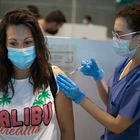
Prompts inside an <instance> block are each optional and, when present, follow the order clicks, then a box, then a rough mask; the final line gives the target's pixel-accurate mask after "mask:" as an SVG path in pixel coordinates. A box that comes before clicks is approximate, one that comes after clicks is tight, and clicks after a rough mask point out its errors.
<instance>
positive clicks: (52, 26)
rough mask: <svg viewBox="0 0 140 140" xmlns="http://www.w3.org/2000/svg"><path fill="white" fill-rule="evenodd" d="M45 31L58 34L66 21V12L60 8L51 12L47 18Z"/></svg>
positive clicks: (48, 33) (49, 33)
mask: <svg viewBox="0 0 140 140" xmlns="http://www.w3.org/2000/svg"><path fill="white" fill-rule="evenodd" d="M45 22H46V25H45V32H46V34H47V35H56V34H57V33H58V31H59V29H60V28H61V27H62V26H63V24H64V23H65V22H66V18H65V16H64V14H63V13H62V12H61V11H60V10H55V11H52V12H50V13H49V14H48V15H47V16H46V18H45Z"/></svg>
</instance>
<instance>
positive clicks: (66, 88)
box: [57, 80, 70, 92]
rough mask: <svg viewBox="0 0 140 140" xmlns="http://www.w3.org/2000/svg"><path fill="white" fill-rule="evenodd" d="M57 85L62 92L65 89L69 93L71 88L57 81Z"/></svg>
mask: <svg viewBox="0 0 140 140" xmlns="http://www.w3.org/2000/svg"><path fill="white" fill-rule="evenodd" d="M57 83H58V85H59V88H60V90H61V89H63V91H64V92H69V90H70V88H69V87H68V86H67V85H65V84H64V83H62V82H61V81H59V80H58V81H57Z"/></svg>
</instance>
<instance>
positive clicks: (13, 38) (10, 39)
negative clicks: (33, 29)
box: [8, 36, 33, 41]
mask: <svg viewBox="0 0 140 140" xmlns="http://www.w3.org/2000/svg"><path fill="white" fill-rule="evenodd" d="M29 38H31V39H33V37H32V36H28V37H26V38H25V39H24V41H25V40H27V39H29ZM8 40H14V41H17V40H16V39H15V38H9V39H8Z"/></svg>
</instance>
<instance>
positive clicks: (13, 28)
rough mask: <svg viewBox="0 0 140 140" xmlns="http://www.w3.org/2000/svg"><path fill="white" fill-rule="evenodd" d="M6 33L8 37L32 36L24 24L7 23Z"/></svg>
mask: <svg viewBox="0 0 140 140" xmlns="http://www.w3.org/2000/svg"><path fill="white" fill-rule="evenodd" d="M6 34H7V37H8V38H9V37H10V38H25V37H27V36H32V33H31V30H30V29H29V28H28V27H27V26H25V25H9V26H8V28H7V31H6Z"/></svg>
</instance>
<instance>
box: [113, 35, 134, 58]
mask: <svg viewBox="0 0 140 140" xmlns="http://www.w3.org/2000/svg"><path fill="white" fill-rule="evenodd" d="M129 45H130V42H129V40H119V39H117V38H116V37H113V48H114V50H115V52H116V53H117V54H118V55H120V56H123V57H130V58H132V57H133V56H134V54H135V53H136V48H132V49H130V48H129Z"/></svg>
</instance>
